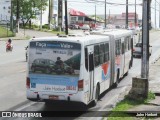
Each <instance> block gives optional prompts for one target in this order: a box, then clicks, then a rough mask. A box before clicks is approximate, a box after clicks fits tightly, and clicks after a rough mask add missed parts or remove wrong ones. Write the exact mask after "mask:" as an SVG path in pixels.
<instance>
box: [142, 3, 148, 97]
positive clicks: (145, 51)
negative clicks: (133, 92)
mask: <svg viewBox="0 0 160 120" xmlns="http://www.w3.org/2000/svg"><path fill="white" fill-rule="evenodd" d="M149 9H150V0H143V17H142V20H143V21H142V22H143V25H142V27H143V30H142V66H141V78H143V79H145V80H146V86H145V97H147V96H148V84H149V83H148V74H149V12H150V10H149Z"/></svg>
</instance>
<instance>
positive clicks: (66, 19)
mask: <svg viewBox="0 0 160 120" xmlns="http://www.w3.org/2000/svg"><path fill="white" fill-rule="evenodd" d="M67 9H68V8H67V0H65V33H66V35H68V12H67Z"/></svg>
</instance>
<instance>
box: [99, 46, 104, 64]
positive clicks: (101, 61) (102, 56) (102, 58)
mask: <svg viewBox="0 0 160 120" xmlns="http://www.w3.org/2000/svg"><path fill="white" fill-rule="evenodd" d="M99 51H100V52H99V56H100V64H103V63H104V44H101V45H100V48H99Z"/></svg>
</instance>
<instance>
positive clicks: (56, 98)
mask: <svg viewBox="0 0 160 120" xmlns="http://www.w3.org/2000/svg"><path fill="white" fill-rule="evenodd" d="M49 99H50V100H58V96H55V95H50V96H49Z"/></svg>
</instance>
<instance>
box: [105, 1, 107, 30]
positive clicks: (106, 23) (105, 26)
mask: <svg viewBox="0 0 160 120" xmlns="http://www.w3.org/2000/svg"><path fill="white" fill-rule="evenodd" d="M104 14H105V15H104V16H105V19H104V20H105V28H106V24H107V23H106V0H105V12H104Z"/></svg>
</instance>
